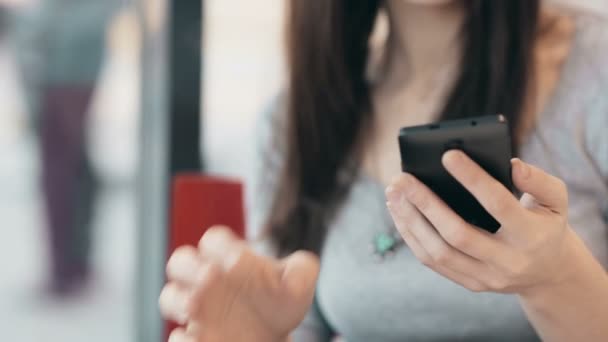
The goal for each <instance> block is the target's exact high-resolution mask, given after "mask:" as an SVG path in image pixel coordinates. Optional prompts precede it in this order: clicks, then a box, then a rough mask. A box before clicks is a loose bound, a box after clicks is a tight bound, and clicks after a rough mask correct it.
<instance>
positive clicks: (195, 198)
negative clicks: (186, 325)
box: [165, 174, 245, 338]
mask: <svg viewBox="0 0 608 342" xmlns="http://www.w3.org/2000/svg"><path fill="white" fill-rule="evenodd" d="M171 190H172V191H171V192H172V193H171V212H170V231H169V251H168V252H169V253H168V255H171V254H172V253H173V251H175V249H177V248H178V247H180V246H184V245H191V246H196V245H197V244H198V241H199V240H200V238H201V236H202V235H203V234H204V233H205V231H206V230H207V229H208V228H209V227H211V226H214V225H225V226H228V227H230V228H232V229H233V230H234V232H235V233H236V234H237V235H238V236H240V237H244V235H245V217H244V216H245V215H244V207H243V186H242V185H241V184H240V183H239V182H235V181H230V180H226V179H220V178H214V177H206V176H202V175H200V174H183V175H179V176H177V177H176V178H175V179H174V181H173V185H172V189H171ZM174 328H176V325H175V324H173V323H167V325H166V329H167V330H166V334H165V336H166V337H167V338H168V335H169V333H170V332H171V331H172V330H173V329H174Z"/></svg>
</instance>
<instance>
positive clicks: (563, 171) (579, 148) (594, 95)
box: [248, 18, 608, 342]
mask: <svg viewBox="0 0 608 342" xmlns="http://www.w3.org/2000/svg"><path fill="white" fill-rule="evenodd" d="M270 112H273V114H271V115H265V116H264V117H263V119H262V120H260V123H261V124H260V127H258V136H259V138H260V139H259V144H258V149H259V153H260V155H259V158H258V160H259V165H258V167H257V170H258V172H257V175H258V176H257V177H255V179H254V180H253V183H252V184H250V186H249V187H248V193H249V199H250V200H249V214H250V216H249V223H250V229H251V230H250V232H251V235H255V233H254V232H256V231H259V229H260V227H261V225H262V224H263V222H264V219H265V217H266V215H267V214H268V210H269V204H270V201H271V199H272V195H273V193H274V191H275V188H276V186H275V185H274V184H276V179H277V173H278V172H279V169H280V168H281V165H282V162H283V161H284V158H283V153H282V152H283V151H282V147H283V146H281V144H277V143H276V140H275V139H274V138H276V137H277V135H275V133H276V132H277V131H279V130H281V129H282V127H281V125H280V121H281V120H280V118H281V115H282V113H284V111H282V110H276V109H275V110H273V111H270ZM520 153H521V157H522V159H524V160H525V161H527V162H530V163H532V164H535V165H537V166H539V167H541V168H543V169H545V170H547V171H548V172H550V173H552V174H554V175H557V176H559V177H561V178H562V179H563V180H564V181H565V182H566V183H567V185H568V190H569V194H570V217H569V220H570V224H571V226H572V227H573V229H575V230H576V232H577V233H578V234H579V235H580V236H581V237H582V239H583V240H584V241H585V242H586V243H587V245H588V247H589V248H590V249H591V251H592V252H593V254H594V255H595V257H596V258H597V259H598V260H599V261H600V262H601V263H602V264H603V265H604V267H606V268H608V29H607V26H605V24H604V23H603V22H601V21H599V20H596V19H589V18H579V19H577V31H576V36H575V40H574V45H573V49H572V52H571V54H570V56H569V58H568V60H567V62H566V64H565V66H564V68H563V71H562V75H561V80H560V84H559V85H558V87H557V89H556V91H555V93H554V95H553V98H552V99H551V100H550V103H549V104H548V106H546V108H545V110H544V112H543V113H542V115H541V116H540V119H539V123H538V125H537V126H536V129H535V130H534V131H533V132H532V133H531V136H529V137H528V139H527V140H526V143H525V144H524V145H523V146H522V147H521V152H520ZM384 202H385V198H384V189H383V188H382V186H381V185H380V184H379V183H378V182H376V181H375V180H372V179H370V178H367V177H365V176H361V177H359V179H357V180H356V181H355V183H354V184H353V186H352V190H351V191H350V194H349V196H348V198H347V199H346V201H345V203H344V205H343V206H342V207H341V209H340V210H339V212H338V214H337V215H336V217H335V219H334V220H333V222H332V224H331V225H330V227H329V233H328V235H327V238H326V240H325V244H324V248H323V250H322V253H321V274H320V278H319V281H318V286H317V292H316V297H315V303H314V305H313V307H312V308H311V310H310V312H309V314H308V316H307V317H306V319H305V321H304V322H303V323H302V325H301V326H300V327H299V328H298V329H297V331H296V332H294V340H295V341H294V342H326V341H331V340H332V339H333V338H334V337H336V336H341V337H342V338H343V339H344V340H345V341H349V342H376V341H377V342H385V341H386V342H388V341H536V340H538V337H537V335H536V333H535V331H534V329H533V328H532V327H531V325H530V324H529V323H528V320H527V319H526V316H525V315H524V312H523V311H522V309H521V307H520V304H519V302H518V299H517V298H516V297H515V296H512V295H501V294H493V293H472V292H470V291H468V290H466V289H464V288H462V287H460V286H458V285H456V284H454V283H452V282H450V281H449V280H447V279H445V278H443V277H441V276H440V275H438V274H436V273H435V272H433V271H432V270H430V269H428V268H426V267H425V266H423V265H422V264H421V263H420V262H419V261H417V259H416V258H415V257H414V255H413V254H412V252H411V251H410V250H409V249H408V248H407V247H405V246H404V247H402V248H400V249H398V250H397V251H396V254H395V255H394V256H392V257H390V258H387V259H386V260H384V261H383V262H381V263H378V262H377V260H374V258H373V257H372V255H371V253H370V251H369V245H370V243H371V241H372V239H373V237H374V235H375V234H377V233H379V232H385V231H387V229H390V227H391V226H392V224H391V219H390V216H389V214H388V212H387V210H386V208H385V205H384Z"/></svg>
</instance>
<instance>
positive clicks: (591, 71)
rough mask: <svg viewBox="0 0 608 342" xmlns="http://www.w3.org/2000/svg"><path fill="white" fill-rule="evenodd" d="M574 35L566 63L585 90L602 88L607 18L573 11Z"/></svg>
mask: <svg viewBox="0 0 608 342" xmlns="http://www.w3.org/2000/svg"><path fill="white" fill-rule="evenodd" d="M573 18H574V23H575V35H574V40H573V45H572V50H571V52H570V56H569V63H568V64H567V67H568V68H569V69H570V70H566V71H567V72H568V71H569V72H571V73H572V74H576V76H577V77H576V79H577V80H579V82H580V86H582V87H585V88H587V91H588V92H589V91H592V92H593V90H596V91H597V92H599V91H602V92H605V91H606V90H607V89H606V84H607V82H608V20H607V19H604V18H601V17H596V16H591V15H584V14H579V15H574V17H573Z"/></svg>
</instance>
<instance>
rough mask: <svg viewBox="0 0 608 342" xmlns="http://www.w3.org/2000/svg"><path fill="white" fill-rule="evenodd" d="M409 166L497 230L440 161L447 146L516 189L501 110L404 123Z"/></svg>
mask: <svg viewBox="0 0 608 342" xmlns="http://www.w3.org/2000/svg"><path fill="white" fill-rule="evenodd" d="M399 147H400V151H401V163H402V169H403V171H404V172H407V173H410V174H412V175H414V176H416V177H417V178H418V179H419V180H421V181H422V182H423V183H425V184H426V185H427V186H428V187H429V188H430V189H431V190H433V191H434V192H435V193H436V194H437V195H438V196H439V197H441V198H442V199H443V200H444V201H445V202H446V204H447V205H448V206H450V208H452V210H454V211H455V212H456V213H458V214H459V215H460V216H461V217H462V218H463V219H465V220H466V221H467V222H469V223H471V224H473V225H475V226H477V227H479V228H482V229H485V230H487V231H489V232H491V233H496V232H497V231H498V229H500V223H498V222H497V221H496V220H495V219H494V218H493V217H492V216H491V215H490V214H489V213H488V212H487V211H486V210H485V209H484V208H483V207H482V206H481V204H479V202H478V201H477V200H476V199H475V197H473V195H471V193H470V192H469V191H468V190H466V189H465V188H464V187H463V186H462V185H460V183H458V181H456V179H454V177H452V176H451V175H450V174H449V173H448V172H447V170H446V169H445V168H444V167H443V164H442V163H441V158H442V156H443V154H444V153H445V152H446V151H449V150H461V151H463V152H465V153H466V154H467V155H468V156H469V157H470V158H471V159H473V160H474V161H475V162H477V163H478V164H479V165H480V166H481V167H482V168H483V169H484V170H485V171H487V172H488V173H489V174H490V175H491V176H493V177H494V178H495V179H497V180H498V181H499V182H500V183H502V184H503V185H504V186H505V187H507V188H508V189H509V190H511V191H513V183H512V180H511V158H512V157H513V152H512V145H511V135H510V133H509V125H508V122H507V120H506V119H505V117H504V116H502V115H495V116H482V117H475V118H467V119H459V120H451V121H445V122H439V123H433V124H430V125H423V126H415V127H406V128H402V129H401V131H400V134H399Z"/></svg>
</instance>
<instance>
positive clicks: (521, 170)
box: [513, 158, 530, 179]
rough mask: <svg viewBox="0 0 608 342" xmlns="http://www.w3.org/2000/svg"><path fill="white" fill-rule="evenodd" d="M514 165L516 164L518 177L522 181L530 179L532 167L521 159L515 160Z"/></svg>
mask: <svg viewBox="0 0 608 342" xmlns="http://www.w3.org/2000/svg"><path fill="white" fill-rule="evenodd" d="M513 163H514V164H515V172H517V176H518V177H519V178H521V179H527V178H528V177H530V167H529V166H528V164H526V163H524V162H523V161H522V160H521V159H518V158H515V159H513Z"/></svg>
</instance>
